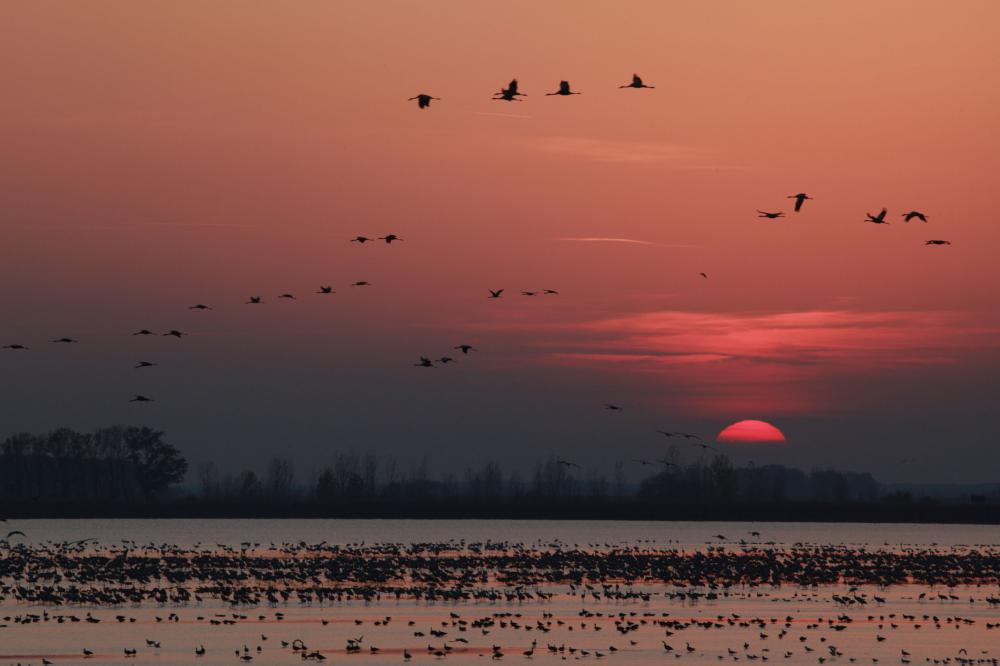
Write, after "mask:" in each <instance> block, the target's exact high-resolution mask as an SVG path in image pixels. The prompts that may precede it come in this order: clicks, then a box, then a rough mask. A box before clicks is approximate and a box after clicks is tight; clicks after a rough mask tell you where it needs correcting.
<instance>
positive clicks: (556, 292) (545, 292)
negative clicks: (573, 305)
mask: <svg viewBox="0 0 1000 666" xmlns="http://www.w3.org/2000/svg"><path fill="white" fill-rule="evenodd" d="M542 293H543V294H551V295H553V296H558V295H559V292H558V291H556V290H555V289H542Z"/></svg>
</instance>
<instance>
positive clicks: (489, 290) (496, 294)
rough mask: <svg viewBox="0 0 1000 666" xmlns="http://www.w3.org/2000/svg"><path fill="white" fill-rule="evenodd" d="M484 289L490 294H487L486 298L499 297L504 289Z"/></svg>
mask: <svg viewBox="0 0 1000 666" xmlns="http://www.w3.org/2000/svg"><path fill="white" fill-rule="evenodd" d="M486 291H488V292H490V295H489V296H487V298H500V296H502V295H503V291H504V290H503V289H497V290H496V291H494V290H493V289H487V290H486Z"/></svg>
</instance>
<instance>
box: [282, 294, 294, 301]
mask: <svg viewBox="0 0 1000 666" xmlns="http://www.w3.org/2000/svg"><path fill="white" fill-rule="evenodd" d="M278 298H287V299H288V300H290V301H294V300H296V298H295V294H282V295H281V296H278Z"/></svg>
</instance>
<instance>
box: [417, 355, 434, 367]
mask: <svg viewBox="0 0 1000 666" xmlns="http://www.w3.org/2000/svg"><path fill="white" fill-rule="evenodd" d="M413 365H415V366H417V367H418V368H433V367H435V366H434V361H432V360H430V359H429V358H427V357H426V356H421V357H420V361H419V362H418V363H414V364H413Z"/></svg>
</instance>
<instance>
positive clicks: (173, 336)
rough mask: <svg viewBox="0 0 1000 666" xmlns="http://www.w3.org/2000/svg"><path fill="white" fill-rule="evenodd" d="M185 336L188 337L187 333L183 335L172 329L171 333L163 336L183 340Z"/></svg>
mask: <svg viewBox="0 0 1000 666" xmlns="http://www.w3.org/2000/svg"><path fill="white" fill-rule="evenodd" d="M185 335H187V333H183V332H181V331H178V330H176V329H170V330H169V331H167V332H166V333H164V334H163V337H171V338H181V337H184V336H185Z"/></svg>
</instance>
